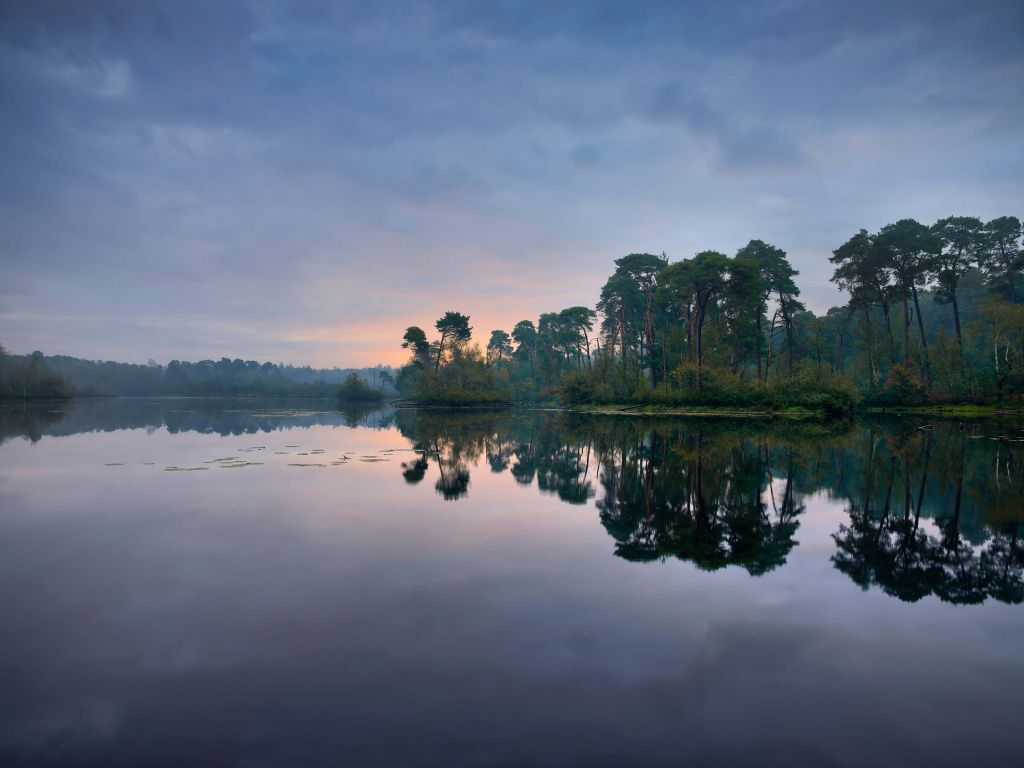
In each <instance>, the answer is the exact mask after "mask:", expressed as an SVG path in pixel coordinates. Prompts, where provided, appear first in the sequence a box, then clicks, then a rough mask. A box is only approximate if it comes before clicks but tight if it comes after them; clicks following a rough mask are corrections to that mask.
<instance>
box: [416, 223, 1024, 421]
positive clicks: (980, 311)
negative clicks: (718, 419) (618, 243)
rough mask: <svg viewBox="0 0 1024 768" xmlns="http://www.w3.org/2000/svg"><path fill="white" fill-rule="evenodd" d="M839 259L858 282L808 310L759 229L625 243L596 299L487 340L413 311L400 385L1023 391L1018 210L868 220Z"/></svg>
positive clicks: (759, 398) (921, 393) (555, 390)
mask: <svg viewBox="0 0 1024 768" xmlns="http://www.w3.org/2000/svg"><path fill="white" fill-rule="evenodd" d="M829 261H830V262H831V265H832V268H833V275H832V278H831V279H832V281H833V282H834V283H836V284H837V285H838V286H839V287H840V288H842V289H843V290H844V291H846V293H847V294H848V296H849V300H848V302H847V303H846V305H844V306H842V307H834V308H832V309H830V310H829V311H828V312H826V313H825V314H824V315H816V314H815V313H814V312H811V311H809V310H807V308H806V307H805V305H804V304H803V302H802V301H801V299H800V288H799V286H798V285H797V283H796V276H797V274H798V273H797V271H796V269H794V267H793V265H792V264H791V263H790V261H789V259H788V257H787V255H786V252H785V251H783V250H781V249H780V248H778V247H776V246H774V245H770V244H768V243H765V242H763V241H761V240H751V241H750V242H749V243H748V244H747V245H745V246H744V247H743V248H740V249H739V251H737V252H736V254H735V255H733V256H731V257H730V256H728V255H726V254H724V253H720V252H718V251H702V252H701V253H698V254H696V255H695V256H693V257H692V258H689V259H683V260H681V261H676V262H671V261H670V260H669V259H668V257H667V256H666V255H665V254H664V253H663V254H661V255H653V254H647V253H634V254H630V255H628V256H624V257H622V258H620V259H616V260H615V269H614V271H613V273H612V274H611V276H610V277H609V278H608V280H607V281H606V282H605V284H604V286H603V287H602V289H601V294H600V297H599V298H598V301H597V302H596V304H595V306H594V308H590V307H582V306H577V307H569V308H567V309H563V310H561V311H558V312H551V313H545V314H542V315H541V316H540V317H539V318H538V319H537V321H536V322H534V321H533V320H522V321H520V322H519V323H517V324H516V325H515V327H514V328H513V329H512V330H511V332H508V331H505V330H500V329H499V330H494V331H492V332H491V336H490V338H489V340H488V343H487V345H486V348H485V349H483V350H481V349H480V348H479V347H477V346H474V345H472V344H471V343H470V339H471V335H472V329H471V327H470V325H469V322H470V318H469V317H468V316H467V315H463V314H461V313H458V312H448V313H446V314H445V315H444V316H443V317H442V318H440V319H439V320H438V321H437V322H436V323H435V328H436V329H437V331H438V332H439V334H440V337H439V338H436V339H435V340H433V341H432V340H430V339H428V338H427V335H426V333H425V332H424V331H423V329H422V328H420V327H417V326H413V327H410V328H408V329H406V332H405V336H404V337H403V344H402V346H403V347H405V348H406V349H409V350H410V352H411V359H410V362H409V364H408V365H407V366H405V367H404V368H403V369H402V370H401V371H400V372H399V378H398V383H399V387H400V389H401V390H402V391H403V392H404V393H406V394H408V395H410V396H415V397H418V398H419V399H420V400H423V401H426V402H450V403H472V402H507V401H517V400H537V399H544V398H546V397H553V396H558V397H559V398H560V399H561V400H562V401H563V402H566V403H569V404H581V403H594V404H613V403H621V404H664V405H680V406H685V405H730V406H748V407H771V408H785V407H810V408H814V409H824V410H828V411H848V410H850V409H852V408H853V407H854V406H856V405H857V404H858V403H861V402H864V403H867V404H869V405H881V406H889V405H892V406H895V405H917V404H924V403H930V402H936V403H938V402H983V401H992V400H1002V399H1004V398H1009V397H1012V398H1019V397H1020V395H1021V393H1022V392H1024V305H1021V304H1020V303H1019V302H1020V301H1021V299H1022V295H1021V294H1022V291H1024V286H1021V285H1019V283H1020V276H1019V272H1020V271H1021V269H1022V267H1024V255H1022V249H1021V224H1020V221H1019V220H1018V219H1017V218H1015V217H1012V216H1004V217H1000V218H997V219H994V220H992V221H989V222H987V223H985V222H982V221H981V220H980V219H978V218H974V217H966V216H952V217H949V218H945V219H942V220H940V221H938V222H936V223H935V224H933V225H931V226H926V225H924V224H921V223H919V222H917V221H915V220H913V219H903V220H900V221H898V222H896V223H895V224H889V225H887V226H885V227H882V228H881V229H880V230H879V231H878V232H875V233H871V232H868V231H866V230H861V231H860V232H858V233H856V234H855V235H853V236H852V237H851V238H850V239H849V240H847V241H846V242H845V243H843V244H841V245H839V246H838V247H837V248H836V249H835V251H833V253H832V255H831V256H830V257H829Z"/></svg>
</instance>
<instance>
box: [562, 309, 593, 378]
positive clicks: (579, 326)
mask: <svg viewBox="0 0 1024 768" xmlns="http://www.w3.org/2000/svg"><path fill="white" fill-rule="evenodd" d="M558 314H559V320H560V321H561V325H562V328H563V329H564V332H565V334H566V341H567V342H568V343H569V344H572V345H573V346H575V348H576V359H577V360H578V361H580V367H582V361H583V357H584V351H586V360H587V367H588V368H589V367H590V365H591V356H590V332H591V331H592V330H593V328H594V320H595V319H597V313H596V312H595V311H594V310H592V309H590V308H589V307H569V308H568V309H563V310H562V311H561V312H559V313H558Z"/></svg>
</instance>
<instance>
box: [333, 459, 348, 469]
mask: <svg viewBox="0 0 1024 768" xmlns="http://www.w3.org/2000/svg"><path fill="white" fill-rule="evenodd" d="M343 464H348V462H347V461H344V460H342V461H332V462H331V466H332V467H340V466H342V465H343Z"/></svg>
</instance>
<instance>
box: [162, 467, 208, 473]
mask: <svg viewBox="0 0 1024 768" xmlns="http://www.w3.org/2000/svg"><path fill="white" fill-rule="evenodd" d="M208 469H209V467H164V472H205V471H206V470H208Z"/></svg>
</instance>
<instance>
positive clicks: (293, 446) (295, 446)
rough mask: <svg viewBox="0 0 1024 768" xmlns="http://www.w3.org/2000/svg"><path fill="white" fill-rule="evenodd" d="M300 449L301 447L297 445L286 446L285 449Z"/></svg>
mask: <svg viewBox="0 0 1024 768" xmlns="http://www.w3.org/2000/svg"><path fill="white" fill-rule="evenodd" d="M298 447H299V446H297V445H286V446H285V448H298Z"/></svg>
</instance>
